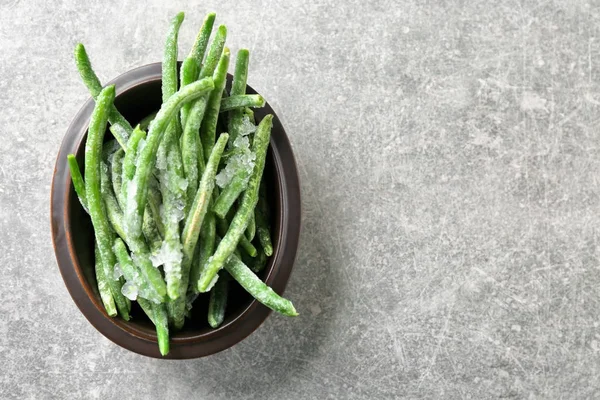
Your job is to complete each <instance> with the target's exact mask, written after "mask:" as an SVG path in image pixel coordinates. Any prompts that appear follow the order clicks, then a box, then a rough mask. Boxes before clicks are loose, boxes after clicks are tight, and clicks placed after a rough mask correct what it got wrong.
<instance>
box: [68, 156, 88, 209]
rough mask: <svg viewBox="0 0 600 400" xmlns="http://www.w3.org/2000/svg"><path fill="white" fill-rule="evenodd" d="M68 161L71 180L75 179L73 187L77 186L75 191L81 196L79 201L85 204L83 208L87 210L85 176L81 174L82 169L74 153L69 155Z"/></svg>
mask: <svg viewBox="0 0 600 400" xmlns="http://www.w3.org/2000/svg"><path fill="white" fill-rule="evenodd" d="M67 163H68V164H69V171H70V172H71V180H72V181H73V187H74V188H75V193H77V197H78V198H79V202H80V203H81V205H82V206H83V209H84V210H85V211H86V212H87V209H88V208H87V198H86V196H85V182H83V177H82V176H81V171H80V170H79V164H77V159H76V158H75V155H74V154H69V155H68V156H67Z"/></svg>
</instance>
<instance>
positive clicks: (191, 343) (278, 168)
mask: <svg viewBox="0 0 600 400" xmlns="http://www.w3.org/2000/svg"><path fill="white" fill-rule="evenodd" d="M231 79H232V77H231V75H229V76H228V86H230V85H231ZM110 83H112V84H115V86H116V91H117V94H116V98H115V106H116V107H117V108H118V109H119V111H120V112H121V113H122V114H123V115H124V116H125V117H126V118H127V119H128V120H129V121H130V122H131V123H132V125H134V124H136V123H137V122H138V121H140V120H141V119H142V118H143V117H144V116H145V115H147V114H149V113H151V112H153V111H156V110H158V108H159V107H160V104H161V63H154V64H149V65H145V66H142V67H139V68H136V69H133V70H131V71H128V72H126V73H124V74H122V75H120V76H119V77H117V78H116V79H114V80H112V81H111V82H110ZM247 93H249V94H251V93H252V94H254V93H256V91H255V90H253V89H252V88H251V87H249V86H248V87H247ZM93 108H94V101H93V99H91V98H90V99H89V100H88V101H87V102H86V103H85V104H84V105H83V107H82V108H81V110H79V112H78V113H77V115H76V116H75V118H74V119H73V121H72V122H71V125H70V126H69V129H68V130H67V133H66V135H65V137H64V139H63V141H62V144H61V147H60V151H59V153H58V157H57V160H56V166H55V168H54V175H53V179H52V194H51V200H50V203H51V210H50V213H51V226H52V240H53V243H54V252H55V254H56V260H57V262H58V267H59V269H60V273H61V275H62V277H63V280H64V282H65V285H66V287H67V289H68V291H69V293H70V294H71V297H72V298H73V300H74V301H75V304H76V305H77V307H79V310H81V312H82V313H83V315H84V316H85V317H86V318H87V319H88V321H89V322H90V323H91V324H92V325H93V326H94V327H95V328H96V329H97V330H98V331H100V333H102V334H103V335H104V336H106V337H107V338H108V339H110V340H111V341H113V342H114V343H116V344H118V345H119V346H122V347H124V348H126V349H128V350H131V351H133V352H136V353H139V354H142V355H145V356H149V357H156V358H167V359H187V358H197V357H203V356H207V355H210V354H213V353H216V352H219V351H222V350H225V349H227V348H229V347H231V346H233V345H234V344H236V343H238V342H240V341H242V340H243V339H244V338H246V337H247V336H248V335H250V334H251V333H252V332H253V331H255V330H256V329H257V328H258V327H259V326H260V325H261V324H262V323H263V322H264V321H265V319H266V318H267V316H268V315H269V314H270V310H269V309H268V308H267V307H265V306H263V305H262V304H260V303H258V302H257V301H256V300H254V299H253V298H252V297H251V296H250V295H248V294H247V293H246V292H245V291H244V290H243V289H242V288H241V287H240V286H239V285H232V286H231V288H230V296H229V303H228V307H227V312H226V315H225V319H224V321H223V324H222V325H221V326H220V327H218V328H216V329H213V328H211V327H210V326H209V325H208V322H207V318H206V313H207V307H208V296H207V295H201V296H199V297H198V299H197V300H196V302H195V303H194V307H193V308H192V314H191V318H190V319H188V320H186V323H185V326H184V328H183V329H182V330H181V331H179V332H176V333H171V349H170V352H169V354H168V355H167V356H166V357H162V356H161V355H160V353H159V351H158V343H157V338H156V333H155V330H154V326H153V325H152V323H151V322H150V321H149V320H148V318H147V317H146V316H145V315H144V314H143V312H142V311H141V309H140V308H139V306H138V305H137V303H132V310H131V315H132V318H131V319H130V321H125V320H123V319H121V318H120V317H115V318H111V317H109V316H108V315H107V314H106V312H105V310H104V307H103V305H102V301H101V299H100V296H99V294H98V291H97V287H96V280H95V275H94V247H93V243H94V242H93V240H94V233H93V229H92V224H91V221H90V218H89V216H88V215H87V214H86V213H85V211H84V210H83V208H82V207H81V205H80V204H79V201H78V199H77V196H76V194H75V191H74V189H73V185H72V183H71V177H70V174H69V169H68V166H67V154H69V153H73V154H75V155H76V156H77V160H78V162H79V165H80V167H81V168H82V170H83V157H84V150H85V140H86V136H87V128H88V124H89V120H90V116H91V114H92V110H93ZM254 112H255V117H256V120H257V123H258V121H260V120H261V119H262V118H263V117H264V116H265V115H266V114H273V115H274V118H273V129H272V134H271V143H270V146H269V152H268V154H267V161H266V166H265V172H264V177H263V179H265V180H266V184H267V189H268V190H267V192H268V196H269V197H270V198H269V204H270V205H271V230H272V239H273V248H274V252H273V256H272V257H271V258H270V259H269V262H268V264H267V266H266V268H265V269H264V270H263V271H262V273H261V274H260V277H261V279H263V280H264V281H265V283H266V284H267V285H269V286H271V287H272V288H273V290H275V292H277V293H279V294H282V293H283V290H284V289H285V286H286V284H287V281H288V279H289V277H290V273H291V271H292V267H293V265H294V261H295V258H296V251H297V249H298V239H299V235H300V213H301V210H300V207H301V201H300V183H299V178H298V170H297V167H296V163H295V160H294V155H293V153H292V148H291V146H290V142H289V140H288V138H287V136H286V133H285V130H284V129H283V126H282V125H281V122H280V120H279V119H278V118H277V115H276V114H275V112H274V111H273V109H272V108H271V106H269V104H266V105H265V107H263V108H260V109H255V110H254ZM106 137H107V138H110V137H111V135H110V132H109V131H108V130H107V133H106Z"/></svg>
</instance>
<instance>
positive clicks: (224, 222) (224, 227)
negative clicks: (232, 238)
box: [217, 216, 258, 257]
mask: <svg viewBox="0 0 600 400" xmlns="http://www.w3.org/2000/svg"><path fill="white" fill-rule="evenodd" d="M230 219H232V218H229V217H228V216H227V217H226V218H225V219H221V218H219V219H218V221H217V228H218V229H217V230H218V231H219V235H221V236H225V235H226V234H227V231H228V230H229V223H228V220H230ZM237 245H238V247H241V248H242V249H243V250H244V251H245V252H246V254H248V255H249V256H250V257H255V256H256V255H257V253H258V252H257V250H256V247H254V245H253V244H252V243H250V241H249V240H248V238H247V237H246V236H243V235H242V236H241V237H240V240H239V242H238V244H237Z"/></svg>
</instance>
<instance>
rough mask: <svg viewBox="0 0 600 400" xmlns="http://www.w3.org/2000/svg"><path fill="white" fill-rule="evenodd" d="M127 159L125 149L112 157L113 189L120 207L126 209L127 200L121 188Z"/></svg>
mask: <svg viewBox="0 0 600 400" xmlns="http://www.w3.org/2000/svg"><path fill="white" fill-rule="evenodd" d="M124 158H125V152H124V151H123V149H119V150H117V151H116V152H115V153H114V154H113V156H112V163H111V167H112V169H111V174H110V175H111V178H112V187H113V191H114V193H115V197H116V198H117V201H118V202H119V206H120V207H125V198H123V197H122V196H121V188H122V186H123V185H122V182H123V175H122V174H123V159H124Z"/></svg>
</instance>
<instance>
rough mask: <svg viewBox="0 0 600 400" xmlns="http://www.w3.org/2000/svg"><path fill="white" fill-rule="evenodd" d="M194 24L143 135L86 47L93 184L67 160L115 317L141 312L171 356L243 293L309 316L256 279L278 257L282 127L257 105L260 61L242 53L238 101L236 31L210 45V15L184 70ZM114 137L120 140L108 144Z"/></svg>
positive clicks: (168, 56) (172, 44) (88, 167)
mask: <svg viewBox="0 0 600 400" xmlns="http://www.w3.org/2000/svg"><path fill="white" fill-rule="evenodd" d="M183 19H184V14H183V13H179V14H177V15H176V16H175V17H174V18H173V19H172V21H171V23H170V27H169V31H168V34H167V38H166V43H165V47H164V56H163V63H162V69H163V71H162V105H161V107H160V109H159V110H154V111H153V112H152V113H150V114H149V115H147V116H146V117H145V118H143V119H142V120H140V121H139V122H138V124H137V125H135V126H134V125H132V124H131V123H130V121H128V120H127V119H126V118H125V117H124V116H123V115H122V114H121V113H120V112H119V110H118V109H117V108H116V107H115V105H114V99H115V87H114V85H110V86H104V87H103V86H102V84H101V82H100V80H99V79H98V77H97V75H96V73H95V72H94V70H93V69H92V64H91V62H90V59H89V57H88V55H87V53H86V50H85V48H84V46H83V45H82V44H78V45H77V46H76V47H75V60H76V64H77V68H78V70H79V73H80V75H81V78H82V80H83V82H84V84H85V85H86V86H87V88H88V89H89V91H90V93H91V95H92V97H93V98H94V100H95V102H96V104H95V107H94V111H93V113H92V117H91V119H90V124H89V128H88V136H87V141H86V145H85V159H84V168H83V172H84V174H82V173H81V170H80V166H79V164H78V162H77V159H76V158H75V156H74V155H73V154H70V155H68V157H67V162H68V166H69V169H70V172H71V178H72V182H73V187H74V189H75V192H76V193H77V196H78V197H79V201H80V203H81V205H82V207H83V208H84V210H85V211H86V212H87V213H88V214H89V216H90V218H91V221H92V225H93V227H94V234H95V245H94V247H95V252H94V253H95V263H94V267H95V271H96V280H97V284H98V291H99V294H100V300H101V302H102V304H103V305H104V308H105V311H106V313H107V314H108V315H109V316H111V317H116V316H117V315H118V316H120V317H121V318H123V319H124V320H129V319H130V313H131V302H132V301H137V302H138V304H139V306H140V307H141V309H142V310H143V311H144V313H146V315H147V316H148V318H149V319H150V321H152V323H153V324H154V325H155V327H156V335H157V341H158V345H159V350H160V352H161V354H162V355H166V354H168V352H169V331H177V330H180V329H182V328H183V326H184V324H185V320H186V317H190V312H189V311H190V309H191V307H193V304H194V300H195V299H197V298H198V297H199V296H208V297H207V300H208V304H209V307H208V315H207V322H208V324H209V325H210V326H211V327H212V328H217V327H218V326H220V325H221V324H222V323H223V321H224V319H225V317H226V315H227V313H226V310H227V303H228V296H230V295H231V293H234V292H233V291H232V290H231V288H232V285H239V286H240V287H242V288H243V289H244V290H246V291H247V292H248V293H250V294H251V295H252V296H253V297H254V298H255V299H256V300H258V301H259V302H261V303H262V304H264V305H265V306H267V307H269V308H271V309H272V310H274V311H277V312H279V313H280V314H283V315H287V316H296V315H298V313H297V312H296V310H295V308H294V306H293V305H292V303H291V302H290V301H289V300H286V299H284V298H282V297H280V296H279V295H278V294H277V293H275V292H274V291H273V290H272V289H271V288H270V287H268V286H267V285H266V284H265V283H264V282H262V281H261V280H260V278H259V277H258V276H257V275H256V274H255V273H258V272H260V270H262V268H264V266H265V265H266V263H267V261H268V258H269V257H271V256H272V255H273V244H272V241H271V228H270V226H269V203H268V200H269V199H268V198H267V194H266V193H267V189H266V186H265V183H264V182H263V179H262V176H263V170H264V166H265V158H266V155H267V149H268V147H269V141H270V136H271V127H272V122H273V116H272V115H267V116H265V117H264V118H263V119H262V120H261V121H260V122H259V123H258V124H256V121H255V120H254V113H253V112H252V110H251V108H260V107H263V106H264V105H265V100H264V99H263V98H262V96H260V95H247V94H246V80H247V77H248V61H249V51H248V50H246V49H241V50H240V51H239V52H238V54H237V58H236V63H235V75H234V78H233V84H232V89H231V92H230V93H228V92H227V90H226V89H225V84H226V81H227V71H228V68H229V60H230V51H229V49H228V48H227V47H225V40H226V37H227V29H226V28H225V26H223V25H221V26H219V27H218V28H217V30H216V34H215V37H214V39H213V40H212V42H211V43H210V46H209V42H210V37H211V34H212V31H213V25H214V22H215V14H214V13H210V14H208V15H207V16H206V17H205V19H204V23H203V24H202V27H201V28H200V32H199V33H198V36H197V38H196V41H195V43H194V45H193V47H192V49H191V51H190V53H189V55H187V56H186V57H185V58H184V61H183V63H182V65H181V68H180V69H179V70H178V68H177V59H178V54H177V41H178V34H179V28H180V26H181V24H182V23H183ZM107 126H108V127H109V131H110V133H111V134H112V138H110V137H105V136H106V135H105V134H106V128H107ZM225 129H227V130H228V131H229V132H224V131H223V130H225Z"/></svg>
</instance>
